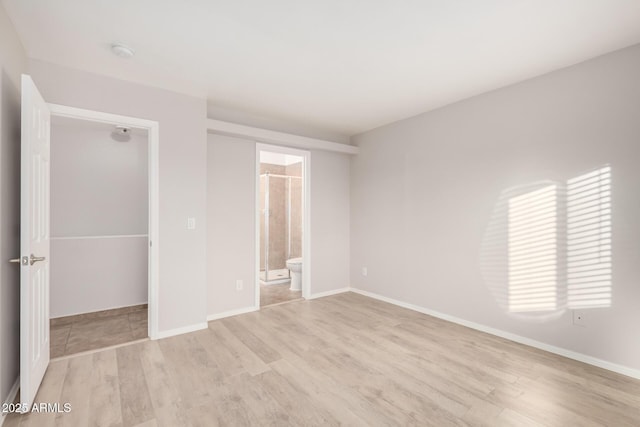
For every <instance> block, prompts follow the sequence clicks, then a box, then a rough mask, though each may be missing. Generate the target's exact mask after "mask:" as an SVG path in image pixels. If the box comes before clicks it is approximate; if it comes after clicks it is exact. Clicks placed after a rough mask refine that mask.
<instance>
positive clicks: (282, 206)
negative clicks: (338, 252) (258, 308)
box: [260, 162, 302, 270]
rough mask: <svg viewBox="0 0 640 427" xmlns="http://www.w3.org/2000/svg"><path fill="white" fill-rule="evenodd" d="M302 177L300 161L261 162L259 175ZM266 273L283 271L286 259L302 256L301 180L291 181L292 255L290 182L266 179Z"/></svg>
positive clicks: (263, 191) (262, 251) (262, 250)
mask: <svg viewBox="0 0 640 427" xmlns="http://www.w3.org/2000/svg"><path fill="white" fill-rule="evenodd" d="M266 172H269V173H271V174H277V175H284V176H292V177H302V162H299V163H294V164H291V165H276V164H271V163H260V173H261V174H264V173H266ZM265 182H266V178H265V177H260V206H261V211H262V212H263V215H262V216H261V218H260V248H261V250H260V269H262V270H263V269H264V267H265V265H264V258H265V251H264V232H265V229H264V210H263V208H264V195H265V187H264V186H265ZM269 192H270V194H269V210H270V217H269V270H276V269H283V268H286V261H287V259H289V258H296V257H301V256H302V179H292V180H291V217H290V220H291V252H289V224H288V220H289V218H288V215H287V209H288V207H287V204H288V201H287V199H288V197H289V179H287V178H281V177H275V176H271V177H269Z"/></svg>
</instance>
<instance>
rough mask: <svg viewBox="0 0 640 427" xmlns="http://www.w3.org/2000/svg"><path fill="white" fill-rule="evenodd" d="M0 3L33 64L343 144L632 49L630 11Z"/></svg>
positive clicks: (510, 4) (390, 2) (462, 1)
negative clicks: (153, 89) (169, 94)
mask: <svg viewBox="0 0 640 427" xmlns="http://www.w3.org/2000/svg"><path fill="white" fill-rule="evenodd" d="M2 4H3V5H4V6H5V8H6V9H7V12H8V14H9V16H10V18H11V19H12V21H13V23H14V25H15V27H16V29H17V31H18V34H19V36H20V37H21V39H22V41H23V44H24V46H25V49H26V51H27V54H28V55H29V57H31V58H35V59H39V60H43V61H48V62H52V63H56V64H60V65H64V66H68V67H72V68H76V69H80V70H85V71H89V72H93V73H99V74H103V75H107V76H111V77H115V78H119V79H123V80H128V81H133V82H138V83H142V84H147V85H152V86H157V87H162V88H165V89H170V90H173V91H176V92H181V93H185V94H189V95H194V96H198V97H204V98H207V99H208V100H209V101H210V102H211V103H213V104H215V105H217V106H220V107H222V108H228V109H232V110H237V111H241V112H245V113H247V114H254V115H261V116H265V117H272V118H275V119H279V120H287V121H290V122H292V123H297V124H301V125H307V126H313V127H315V128H317V129H323V130H325V131H330V132H334V133H337V134H343V135H353V134H357V133H360V132H363V131H366V130H369V129H372V128H375V127H378V126H381V125H384V124H387V123H390V122H393V121H396V120H399V119H403V118H407V117H410V116H413V115H416V114H419V113H421V112H424V111H428V110H432V109H434V108H438V107H441V106H443V105H446V104H450V103H452V102H455V101H457V100H460V99H464V98H468V97H470V96H473V95H476V94H479V93H482V92H486V91H489V90H492V89H496V88H498V87H502V86H506V85H508V84H511V83H515V82H518V81H521V80H524V79H527V78H530V77H533V76H537V75H540V74H543V73H546V72H549V71H552V70H555V69H558V68H562V67H566V66H569V65H572V64H575V63H578V62H581V61H583V60H586V59H589V58H592V57H594V56H598V55H600V54H603V53H606V52H610V51H613V50H616V49H620V48H623V47H626V46H630V45H633V44H636V43H639V42H640V1H637V0H484V1H477V0H456V1H452V0H317V1H313V0H271V1H264V0H233V1H228V0H227V1H221V0H189V1H178V0H174V1H170V0H109V1H107V0H65V1H60V0H3V3H2ZM112 42H121V43H124V44H127V45H129V46H131V47H132V48H134V49H135V50H136V56H135V57H134V58H132V59H128V60H127V59H122V58H119V57H116V56H115V55H113V54H112V53H111V52H110V45H111V43H112Z"/></svg>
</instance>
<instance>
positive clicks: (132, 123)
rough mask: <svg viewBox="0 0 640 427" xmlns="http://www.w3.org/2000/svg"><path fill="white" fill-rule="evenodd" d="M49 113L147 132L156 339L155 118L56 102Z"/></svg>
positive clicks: (152, 332) (152, 333) (151, 329)
mask: <svg viewBox="0 0 640 427" xmlns="http://www.w3.org/2000/svg"><path fill="white" fill-rule="evenodd" d="M47 105H48V106H49V109H50V111H51V115H52V116H58V117H66V118H71V119H78V120H87V121H92V122H99V123H107V124H111V125H125V126H128V127H132V128H137V129H143V130H146V131H147V137H148V140H149V147H148V149H149V224H148V227H149V229H148V233H149V256H148V277H147V283H148V291H147V298H148V306H149V319H148V320H149V321H148V333H149V338H151V339H152V340H154V339H158V338H159V336H158V316H159V313H158V294H159V263H158V260H159V256H158V255H159V247H160V245H159V243H160V242H159V236H160V233H159V214H160V204H159V197H158V196H159V192H158V188H159V187H158V184H159V147H160V135H159V124H158V122H157V121H153V120H146V119H139V118H136V117H129V116H121V115H118V114H111V113H104V112H100V111H94V110H86V109H83V108H75V107H68V106H66V105H59V104H51V103H49V104H47Z"/></svg>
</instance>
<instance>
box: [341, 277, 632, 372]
mask: <svg viewBox="0 0 640 427" xmlns="http://www.w3.org/2000/svg"><path fill="white" fill-rule="evenodd" d="M351 292H355V293H357V294H360V295H364V296H367V297H370V298H374V299H377V300H380V301H384V302H388V303H390V304H393V305H397V306H399V307H403V308H407V309H409V310H413V311H417V312H419V313H423V314H428V315H429V316H433V317H437V318H439V319H442V320H447V321H449V322H452V323H457V324H459V325H462V326H466V327H468V328H471V329H475V330H478V331H482V332H486V333H488V334H491V335H495V336H498V337H501V338H506V339H508V340H511V341H515V342H517V343H520V344H524V345H528V346H530V347H535V348H538V349H540V350H544V351H548V352H549V353H554V354H557V355H559V356H564V357H567V358H569V359H573V360H577V361H579V362H583V363H587V364H589V365H593V366H597V367H598V368H603V369H607V370H609V371H613V372H617V373H619V374H622V375H626V376H628V377H632V378H636V379H640V370H638V369H633V368H630V367H628V366H623V365H619V364H617V363H612V362H609V361H606V360H602V359H598V358H596V357H592V356H588V355H586V354H582V353H578V352H575V351H571V350H567V349H565V348H561V347H556V346H553V345H550V344H546V343H543V342H540V341H536V340H533V339H531V338H527V337H523V336H520V335H516V334H513V333H511V332H506V331H503V330H500V329H495V328H492V327H489V326H485V325H481V324H479V323H475V322H471V321H469V320H464V319H460V318H459V317H455V316H450V315H448V314H444V313H440V312H438V311H435V310H430V309H428V308H424V307H420V306H417V305H414V304H409V303H406V302H403V301H398V300H395V299H393V298H388V297H385V296H382V295H378V294H375V293H373V292H368V291H363V290H361V289H356V288H351Z"/></svg>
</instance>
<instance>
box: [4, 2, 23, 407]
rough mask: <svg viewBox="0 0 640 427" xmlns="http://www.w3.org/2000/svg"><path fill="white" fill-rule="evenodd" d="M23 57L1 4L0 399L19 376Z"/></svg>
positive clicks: (6, 396)
mask: <svg viewBox="0 0 640 427" xmlns="http://www.w3.org/2000/svg"><path fill="white" fill-rule="evenodd" d="M26 65H27V63H26V57H25V53H24V49H23V47H22V44H21V43H20V40H19V39H18V35H17V34H16V32H15V30H14V28H13V25H12V24H11V21H10V20H9V17H8V16H7V14H6V12H5V10H4V8H3V6H2V5H0V403H1V402H4V401H5V400H6V399H7V398H8V397H9V393H10V391H11V387H12V386H13V385H14V384H15V382H16V379H17V378H18V374H19V369H20V361H19V352H18V348H19V346H20V335H19V333H20V327H19V325H20V269H19V267H18V266H17V265H15V264H9V263H8V262H7V260H9V259H10V258H16V257H18V256H19V254H20V74H21V73H22V72H23V71H24V70H25V69H26Z"/></svg>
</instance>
